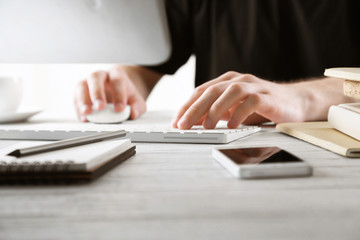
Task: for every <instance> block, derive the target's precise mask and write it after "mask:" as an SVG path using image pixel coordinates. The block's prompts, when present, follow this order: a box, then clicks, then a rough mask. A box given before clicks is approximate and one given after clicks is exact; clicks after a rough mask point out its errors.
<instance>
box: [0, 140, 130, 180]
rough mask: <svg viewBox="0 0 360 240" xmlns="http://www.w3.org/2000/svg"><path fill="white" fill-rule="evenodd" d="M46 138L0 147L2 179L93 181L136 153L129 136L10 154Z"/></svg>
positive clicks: (0, 177)
mask: <svg viewBox="0 0 360 240" xmlns="http://www.w3.org/2000/svg"><path fill="white" fill-rule="evenodd" d="M44 143H47V142H38V141H37V142H20V143H17V144H13V145H11V146H9V147H6V148H3V149H0V183H8V182H19V181H20V182H28V181H30V182H32V181H40V182H42V181H45V182H47V181H55V182H58V181H62V182H77V181H90V180H93V179H95V178H98V177H99V176H101V175H102V174H104V173H105V172H107V171H108V170H110V169H111V168H112V167H114V166H116V165H117V164H119V163H120V162H122V161H124V160H126V159H128V158H129V157H131V156H132V155H134V154H135V146H134V145H133V144H132V143H131V141H130V140H129V139H122V140H108V141H102V142H97V143H91V144H86V145H82V146H77V147H70V148H66V149H60V150H55V151H50V152H45V153H40V154H35V155H30V156H25V157H20V158H16V157H11V156H8V155H7V154H8V153H10V152H11V151H14V150H15V149H19V148H24V147H30V146H36V145H41V144H44Z"/></svg>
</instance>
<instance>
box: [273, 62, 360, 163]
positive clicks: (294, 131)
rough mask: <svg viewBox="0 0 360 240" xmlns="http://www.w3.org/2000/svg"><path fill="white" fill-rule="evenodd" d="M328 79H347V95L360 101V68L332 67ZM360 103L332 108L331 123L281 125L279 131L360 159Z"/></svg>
mask: <svg viewBox="0 0 360 240" xmlns="http://www.w3.org/2000/svg"><path fill="white" fill-rule="evenodd" d="M324 75H325V76H328V77H337V78H342V79H344V94H345V95H346V96H349V97H352V98H355V99H360V68H330V69H326V70H325V73H324ZM359 126H360V101H359V103H346V104H340V105H336V106H331V107H330V109H329V112H328V121H327V122H300V123H296V122H295V123H281V124H278V125H277V126H276V128H277V129H278V130H280V131H281V132H283V133H286V134H288V135H290V136H293V137H296V138H299V139H301V140H304V141H306V142H309V143H312V144H314V145H317V146H319V147H322V148H325V149H327V150H330V151H332V152H335V153H338V154H340V155H343V156H346V157H360V127H359Z"/></svg>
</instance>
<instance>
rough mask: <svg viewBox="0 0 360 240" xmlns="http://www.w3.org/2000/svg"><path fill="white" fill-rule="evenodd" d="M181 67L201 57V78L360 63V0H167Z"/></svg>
mask: <svg viewBox="0 0 360 240" xmlns="http://www.w3.org/2000/svg"><path fill="white" fill-rule="evenodd" d="M166 9H167V16H168V23H169V28H170V34H171V39H172V54H171V57H170V59H169V60H168V61H167V62H165V63H164V64H162V65H159V66H156V67H152V69H154V70H156V71H158V72H161V73H165V74H172V73H174V72H175V71H176V70H177V69H178V68H179V67H180V66H181V65H183V64H184V63H185V62H186V61H187V60H188V58H189V57H190V55H191V54H194V55H195V56H196V76H195V80H196V85H200V84H201V83H204V82H206V81H208V80H211V79H213V78H216V77H218V76H220V75H221V74H223V73H225V72H227V71H230V70H232V71H237V72H241V73H251V74H254V75H256V76H258V77H261V78H264V79H267V80H271V81H290V80H295V79H301V78H309V77H319V76H322V75H323V72H324V69H325V68H329V67H341V66H343V67H352V66H360V14H359V12H360V1H358V0H353V1H351V0H167V1H166Z"/></svg>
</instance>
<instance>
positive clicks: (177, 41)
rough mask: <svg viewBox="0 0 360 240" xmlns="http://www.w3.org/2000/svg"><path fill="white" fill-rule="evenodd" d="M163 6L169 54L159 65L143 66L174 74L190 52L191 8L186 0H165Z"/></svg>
mask: <svg viewBox="0 0 360 240" xmlns="http://www.w3.org/2000/svg"><path fill="white" fill-rule="evenodd" d="M190 1H192V0H190ZM165 7H166V15H167V20H168V25H169V31H170V38H171V48H172V49H171V55H170V57H169V59H168V60H167V61H166V62H164V63H162V64H160V65H156V66H145V67H147V68H149V69H152V70H154V71H157V72H159V73H163V74H174V73H175V72H176V70H178V69H179V68H180V67H181V66H182V65H183V64H185V63H186V62H187V60H188V59H189V57H190V55H191V54H192V24H191V22H192V18H191V9H190V6H189V2H188V0H165Z"/></svg>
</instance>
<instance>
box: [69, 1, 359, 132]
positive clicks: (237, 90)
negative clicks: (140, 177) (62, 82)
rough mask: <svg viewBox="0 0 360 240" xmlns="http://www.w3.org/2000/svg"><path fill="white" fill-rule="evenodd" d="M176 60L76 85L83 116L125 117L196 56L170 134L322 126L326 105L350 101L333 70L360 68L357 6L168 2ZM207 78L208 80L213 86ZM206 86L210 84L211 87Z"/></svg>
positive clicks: (100, 75)
mask: <svg viewBox="0 0 360 240" xmlns="http://www.w3.org/2000/svg"><path fill="white" fill-rule="evenodd" d="M166 8H167V16H168V22H169V27H170V33H171V37H172V47H173V49H172V55H171V57H170V59H169V60H168V61H167V62H166V63H164V64H162V65H160V66H151V67H150V66H149V67H144V66H117V67H115V68H114V69H112V70H110V71H98V72H95V73H93V74H92V75H91V76H90V77H89V78H88V79H86V80H84V81H82V82H80V83H79V85H78V87H77V90H76V95H75V105H76V109H77V112H78V115H79V118H80V119H81V120H82V121H86V117H85V116H86V114H89V113H90V112H91V107H92V105H93V106H94V107H95V109H103V108H104V107H105V106H106V103H107V102H108V101H112V102H114V108H115V111H119V112H120V111H122V110H123V109H124V107H125V105H126V104H128V105H131V107H132V112H131V119H136V118H138V117H139V116H140V115H141V114H143V113H144V112H145V110H146V106H145V99H146V97H147V96H148V95H149V93H150V91H151V89H152V88H153V87H154V86H155V84H156V83H157V82H158V81H159V79H160V78H161V77H162V76H163V75H164V74H173V73H174V72H175V71H176V70H177V69H178V68H179V67H180V66H181V65H183V64H184V63H185V62H186V61H187V59H188V58H189V56H190V55H191V54H194V55H195V56H196V77H195V81H196V86H197V88H196V89H195V91H194V93H193V95H192V96H191V97H190V99H189V100H188V101H187V102H186V103H185V104H184V105H183V106H182V107H181V108H180V110H179V111H178V113H177V115H176V116H175V118H174V121H173V126H174V127H177V128H180V129H189V128H191V127H192V126H193V125H195V124H202V125H203V126H204V127H205V128H214V127H215V126H216V123H217V122H218V121H219V120H220V119H222V120H226V121H228V127H229V128H236V127H237V126H238V125H239V124H241V123H244V124H259V123H262V122H265V121H269V120H270V121H273V122H275V123H280V122H290V121H311V120H324V119H326V116H327V111H328V108H329V106H330V105H333V104H339V103H344V102H349V101H351V100H350V99H349V98H347V97H345V96H344V95H343V93H342V81H341V80H340V79H336V78H325V77H323V72H324V69H325V68H330V67H340V66H342V67H354V66H360V31H359V30H358V26H359V24H360V15H358V14H357V13H358V10H360V2H358V1H356V0H353V1H350V0H332V1H330V0H317V1H313V0H291V1H281V0H267V1H266V0H265V1H264V0H208V1H206V0H168V1H166ZM211 79H212V80H211ZM209 80H210V81H209Z"/></svg>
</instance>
